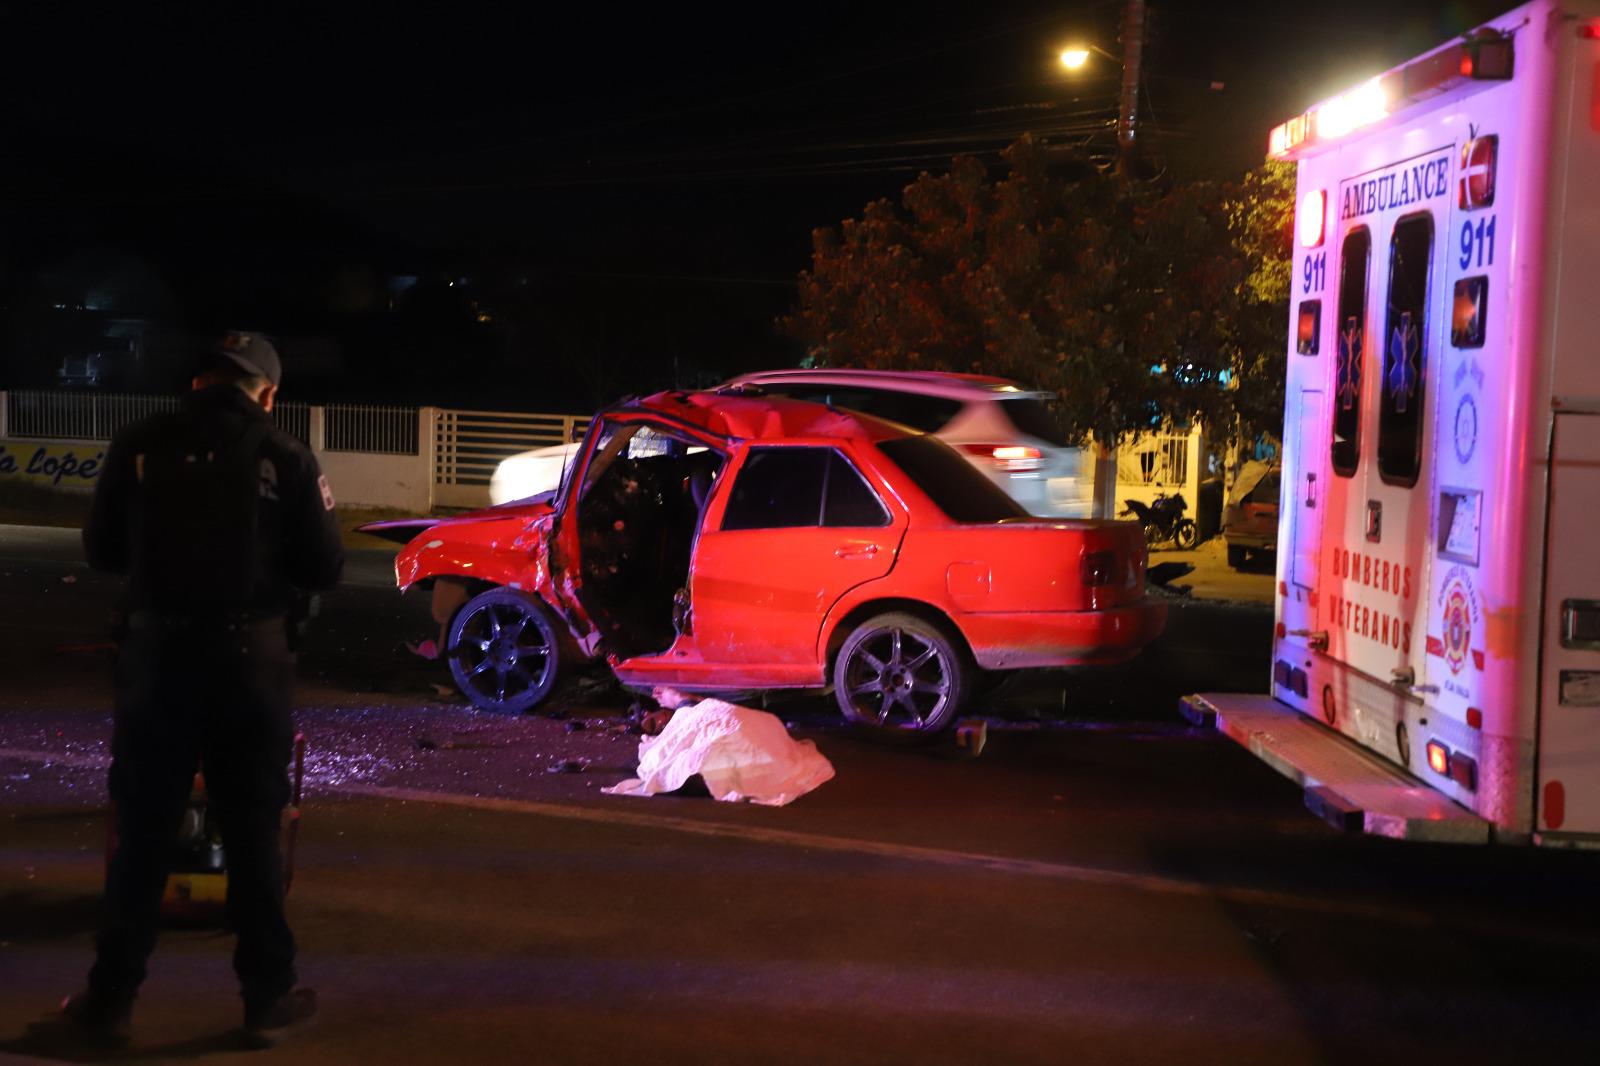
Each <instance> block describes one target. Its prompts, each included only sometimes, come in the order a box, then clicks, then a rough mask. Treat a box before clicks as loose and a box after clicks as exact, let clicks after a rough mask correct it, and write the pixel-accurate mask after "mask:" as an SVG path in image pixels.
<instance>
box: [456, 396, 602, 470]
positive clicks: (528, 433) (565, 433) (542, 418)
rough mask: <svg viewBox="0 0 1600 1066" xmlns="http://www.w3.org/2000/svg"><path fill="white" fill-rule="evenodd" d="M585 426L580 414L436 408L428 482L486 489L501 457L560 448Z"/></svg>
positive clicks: (587, 420)
mask: <svg viewBox="0 0 1600 1066" xmlns="http://www.w3.org/2000/svg"><path fill="white" fill-rule="evenodd" d="M588 424H589V419H588V418H587V417H585V416H582V415H551V414H525V413H519V412H514V411H444V410H441V411H440V412H439V414H438V417H437V420H436V421H435V423H434V432H433V438H434V452H433V480H434V484H436V485H440V486H449V485H487V484H489V478H490V476H491V475H493V474H494V468H495V467H496V466H498V465H499V464H500V460H502V459H504V458H505V457H506V456H508V455H515V454H516V453H517V452H522V451H527V450H528V449H530V448H537V447H539V446H540V445H546V444H565V443H567V442H568V441H570V440H572V439H573V437H574V435H575V434H577V433H581V432H582V431H583V430H584V428H585V427H587V426H588Z"/></svg>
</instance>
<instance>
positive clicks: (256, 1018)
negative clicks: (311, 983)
mask: <svg viewBox="0 0 1600 1066" xmlns="http://www.w3.org/2000/svg"><path fill="white" fill-rule="evenodd" d="M316 1019H317V992H316V989H314V988H294V989H290V990H289V991H288V992H285V993H284V994H283V995H281V996H279V997H278V998H277V999H275V1000H273V1001H272V1002H271V1003H268V1004H266V1005H264V1006H261V1007H258V1008H249V1007H247V1008H245V1012H244V1042H245V1043H246V1044H248V1045H249V1046H250V1047H253V1048H269V1047H277V1046H278V1045H279V1044H281V1043H283V1042H284V1041H285V1040H287V1039H289V1038H290V1037H291V1036H293V1035H294V1034H296V1033H298V1032H301V1031H302V1030H304V1029H307V1028H309V1027H310V1025H311V1023H312V1022H314V1021H316Z"/></svg>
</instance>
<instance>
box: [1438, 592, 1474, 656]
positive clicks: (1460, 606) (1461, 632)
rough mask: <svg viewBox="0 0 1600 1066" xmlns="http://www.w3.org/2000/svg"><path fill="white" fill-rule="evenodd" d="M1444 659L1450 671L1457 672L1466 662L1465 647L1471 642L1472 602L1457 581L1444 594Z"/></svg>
mask: <svg viewBox="0 0 1600 1066" xmlns="http://www.w3.org/2000/svg"><path fill="white" fill-rule="evenodd" d="M1443 643H1444V661H1445V662H1447V663H1449V664H1450V672H1451V673H1452V674H1459V673H1460V672H1461V668H1462V667H1463V666H1465V665H1466V663H1467V649H1468V647H1469V646H1470V645H1471V644H1472V604H1471V601H1469V600H1468V599H1467V590H1466V588H1465V587H1464V586H1463V585H1462V584H1461V582H1459V581H1453V582H1451V583H1450V587H1449V588H1448V589H1446V590H1445V594H1444V641H1443Z"/></svg>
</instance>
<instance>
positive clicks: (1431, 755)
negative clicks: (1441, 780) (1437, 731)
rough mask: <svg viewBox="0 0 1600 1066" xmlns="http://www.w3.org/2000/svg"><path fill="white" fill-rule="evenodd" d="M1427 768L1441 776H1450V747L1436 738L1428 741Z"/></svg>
mask: <svg viewBox="0 0 1600 1066" xmlns="http://www.w3.org/2000/svg"><path fill="white" fill-rule="evenodd" d="M1428 769H1430V770H1432V771H1433V772H1434V773H1436V774H1439V775H1440V776H1442V777H1448V776H1450V749H1449V748H1447V747H1445V746H1444V745H1443V744H1441V743H1439V742H1438V741H1437V740H1430V741H1428Z"/></svg>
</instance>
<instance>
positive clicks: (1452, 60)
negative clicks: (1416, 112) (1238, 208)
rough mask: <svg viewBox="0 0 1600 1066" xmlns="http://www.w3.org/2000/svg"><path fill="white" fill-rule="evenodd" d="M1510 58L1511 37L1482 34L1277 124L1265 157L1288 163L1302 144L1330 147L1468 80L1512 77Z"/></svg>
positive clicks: (1490, 32) (1485, 31)
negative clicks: (1317, 144) (1349, 135)
mask: <svg viewBox="0 0 1600 1066" xmlns="http://www.w3.org/2000/svg"><path fill="white" fill-rule="evenodd" d="M1512 59H1513V52H1512V47H1511V38H1510V37H1508V36H1506V35H1504V34H1501V33H1498V32H1496V31H1493V30H1483V31H1481V32H1480V33H1478V34H1477V35H1476V36H1474V37H1469V38H1467V39H1466V40H1463V41H1458V42H1456V43H1455V44H1452V45H1448V46H1446V47H1444V48H1441V49H1439V50H1438V51H1437V52H1434V53H1433V54H1431V55H1426V56H1423V57H1422V58H1421V59H1418V60H1415V61H1414V62H1411V63H1407V64H1406V65H1405V66H1403V67H1398V68H1396V69H1394V70H1391V71H1389V72H1388V73H1386V74H1384V75H1382V76H1381V77H1377V78H1373V79H1371V80H1369V81H1366V82H1363V83H1362V84H1361V85H1359V86H1357V87H1356V88H1354V89H1352V90H1350V91H1349V92H1346V93H1341V94H1340V95H1338V96H1335V97H1331V98H1330V99H1327V100H1324V101H1323V102H1322V103H1320V104H1317V105H1316V106H1315V107H1313V108H1311V109H1310V110H1309V111H1307V112H1306V113H1305V114H1303V115H1297V116H1295V117H1294V118H1292V119H1290V120H1289V121H1288V122H1285V123H1283V124H1281V125H1279V126H1278V127H1277V128H1275V129H1274V130H1273V131H1272V133H1271V135H1270V136H1269V137H1268V138H1267V156H1268V158H1270V159H1287V158H1290V157H1291V156H1292V155H1293V154H1294V152H1295V150H1296V149H1297V148H1300V147H1302V146H1303V145H1306V144H1313V143H1321V144H1326V143H1331V142H1333V141H1336V140H1339V139H1340V138H1342V137H1345V136H1347V135H1348V134H1350V133H1352V132H1354V131H1355V130H1358V129H1361V128H1363V127H1365V126H1370V125H1372V124H1374V123H1376V122H1381V121H1383V120H1384V119H1386V118H1388V117H1389V116H1390V115H1391V114H1393V113H1394V112H1395V111H1398V110H1400V109H1401V108H1403V107H1406V106H1408V105H1410V104H1414V103H1416V102H1417V101H1419V100H1425V99H1427V98H1428V97H1430V96H1435V95H1437V94H1439V93H1442V92H1445V91H1446V90H1448V89H1454V88H1456V87H1457V86H1459V85H1462V84H1464V83H1465V82H1468V81H1505V80H1506V79H1508V78H1510V77H1511V72H1512V65H1513V64H1512Z"/></svg>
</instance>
